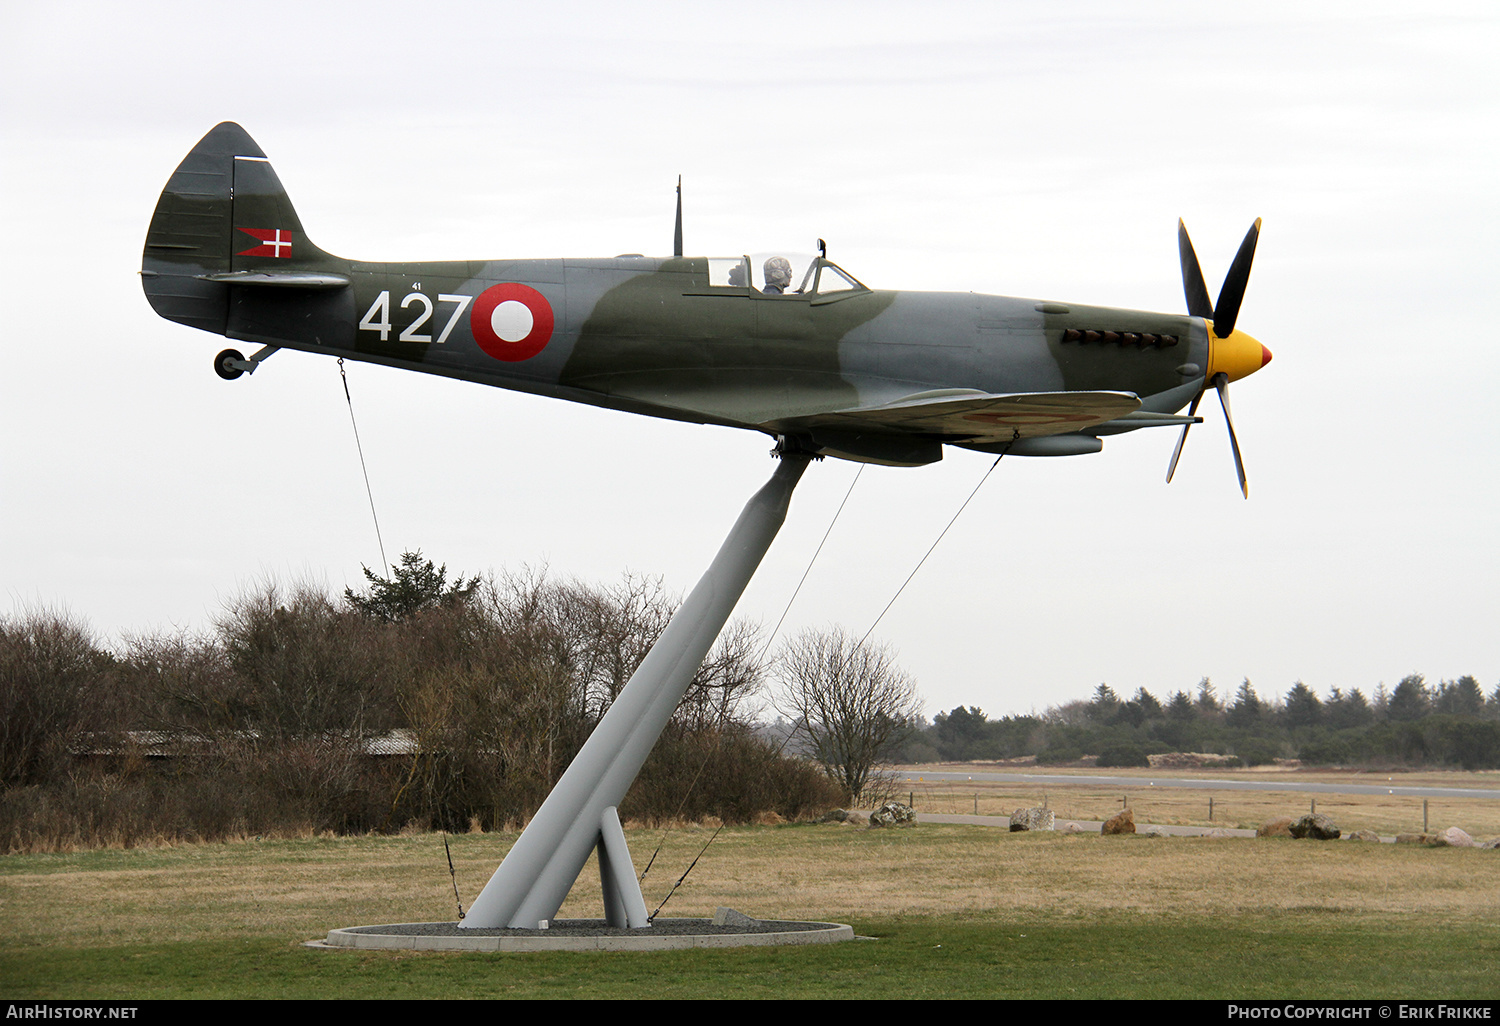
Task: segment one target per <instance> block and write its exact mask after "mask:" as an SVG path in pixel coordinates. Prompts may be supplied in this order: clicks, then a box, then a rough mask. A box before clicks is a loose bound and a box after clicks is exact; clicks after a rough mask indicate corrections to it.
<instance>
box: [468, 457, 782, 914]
mask: <svg viewBox="0 0 1500 1026" xmlns="http://www.w3.org/2000/svg"><path fill="white" fill-rule="evenodd" d="M807 464H808V457H807V456H804V455H800V454H793V453H783V454H782V455H781V461H780V463H779V464H778V465H777V467H776V472H775V473H774V474H772V475H771V479H770V480H769V481H767V482H766V483H765V484H764V485H763V486H761V489H760V491H758V492H756V493H755V495H753V496H752V497H751V499H750V501H749V502H748V503H746V504H745V509H744V511H743V512H741V513H740V517H739V519H738V520H737V521H735V524H734V528H733V529H732V530H731V531H730V532H729V536H728V537H727V538H725V539H724V544H723V545H722V546H720V548H719V552H718V555H716V556H715V557H714V560H713V562H712V563H711V564H709V567H708V570H707V571H706V572H705V573H704V574H703V577H702V578H701V579H700V580H699V581H698V584H697V586H696V587H694V588H693V591H692V593H691V594H690V595H688V597H687V600H686V601H685V602H683V604H682V606H681V608H679V609H678V610H677V613H676V615H675V616H673V617H672V620H671V622H670V623H668V624H667V629H666V630H665V631H663V632H662V635H661V637H660V638H658V639H657V642H656V644H655V645H653V646H652V647H651V651H650V652H648V653H647V654H646V658H645V660H643V661H642V662H641V665H640V667H639V668H638V669H637V670H636V671H635V674H634V675H633V676H632V677H631V678H630V681H629V682H628V683H627V684H626V685H625V687H624V688H623V689H622V690H621V691H620V694H619V696H618V697H617V698H616V699H615V701H614V704H613V705H611V706H610V707H609V711H608V712H606V713H605V714H604V718H603V719H601V720H600V721H599V725H598V726H597V727H595V728H594V732H593V734H591V735H589V739H588V741H586V742H584V745H583V748H582V749H581V750H580V751H579V753H578V756H577V757H576V758H575V759H574V760H573V762H572V764H571V765H569V766H568V769H567V771H566V772H565V773H563V775H562V779H560V780H559V781H558V782H557V785H556V786H555V787H553V789H552V793H551V794H549V795H548V796H547V800H546V801H544V802H543V803H542V807H541V808H540V809H538V810H537V814H536V816H535V817H534V818H533V819H532V820H531V823H530V824H529V825H528V826H527V827H526V829H525V830H524V831H523V832H522V834H521V836H520V838H519V839H518V840H517V841H516V844H515V847H513V848H512V849H511V850H510V854H508V855H506V856H505V861H503V862H501V863H500V868H499V869H497V870H495V875H494V876H492V877H490V882H489V883H488V884H486V885H485V888H484V890H483V891H481V892H480V894H479V897H478V898H477V899H475V901H474V906H473V908H471V909H470V910H469V914H468V916H467V917H466V918H465V919H464V921H463V922H462V923H460V924H459V925H460V926H461V927H462V928H465V929H496V928H500V927H507V926H508V927H513V928H521V929H536V928H537V926H538V925H539V924H541V923H542V922H544V921H546V922H550V921H551V920H552V919H553V918H554V917H555V916H556V915H557V910H558V909H559V908H561V907H562V903H563V899H564V898H566V897H567V896H568V891H569V890H571V889H572V887H573V882H574V881H575V880H577V879H578V874H579V873H581V872H582V871H583V866H584V863H586V862H587V861H588V857H589V852H591V851H593V850H594V849H595V848H596V847H597V848H598V849H599V855H600V859H599V863H600V865H599V872H600V875H601V877H602V880H603V883H604V904H605V913H606V919H607V921H608V922H609V924H610V925H611V926H625V925H629V926H632V927H643V926H649V925H650V922H649V921H648V920H647V918H646V903H645V901H644V900H643V899H642V896H641V888H640V884H639V882H638V881H637V880H636V877H635V870H634V867H633V864H632V863H631V861H630V853H629V852H628V851H627V850H626V848H625V833H624V831H623V830H622V829H621V828H620V818H619V815H618V814H617V813H616V811H615V810H616V808H617V807H618V806H619V804H620V802H621V800H622V799H624V797H625V792H626V791H628V790H629V789H630V785H631V783H633V782H634V781H635V777H636V774H637V773H639V772H640V770H641V766H642V765H643V764H644V763H645V761H646V756H647V755H649V754H650V752H651V749H652V747H653V746H654V745H655V744H656V739H657V738H658V737H659V736H660V735H661V732H662V729H663V728H664V727H666V725H667V721H668V720H669V719H671V718H672V713H673V712H675V711H676V709H677V703H678V702H680V701H681V700H682V696H683V695H684V694H686V693H687V689H688V686H689V685H690V684H691V683H692V680H693V675H694V674H695V673H697V672H698V667H700V666H701V665H702V664H703V659H704V657H705V656H707V655H708V650H709V649H710V648H711V647H713V643H714V639H715V638H717V637H718V636H719V631H720V630H721V629H722V628H723V626H724V624H725V623H726V622H727V621H728V620H729V614H730V613H732V612H733V611H734V607H735V604H736V603H737V602H738V601H739V599H740V595H741V594H742V593H743V592H744V590H745V587H746V586H747V585H748V584H749V583H750V578H751V576H752V575H754V573H755V570H756V568H757V567H758V566H760V561H761V560H762V559H763V558H764V557H765V554H766V550H768V549H769V548H770V547H771V542H772V541H774V540H775V538H776V534H777V532H778V531H779V530H780V529H781V524H782V522H783V521H784V520H785V519H786V511H787V506H788V505H789V504H790V502H791V498H792V490H793V489H794V488H795V487H796V486H797V482H798V480H799V479H800V478H801V477H802V472H803V471H804V470H805V469H807Z"/></svg>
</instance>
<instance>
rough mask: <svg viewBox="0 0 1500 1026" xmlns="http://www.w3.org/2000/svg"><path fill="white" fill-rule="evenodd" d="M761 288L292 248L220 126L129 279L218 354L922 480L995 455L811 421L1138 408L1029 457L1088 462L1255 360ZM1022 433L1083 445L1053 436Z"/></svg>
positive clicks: (264, 182)
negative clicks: (1017, 405) (965, 459)
mask: <svg viewBox="0 0 1500 1026" xmlns="http://www.w3.org/2000/svg"><path fill="white" fill-rule="evenodd" d="M777 259H780V258H777ZM773 262H774V261H770V262H768V263H767V267H770V266H771V263H773ZM782 262H783V264H784V263H785V261H782ZM759 273H760V271H759V264H758V263H755V262H752V261H751V259H750V258H749V257H735V258H727V259H725V258H706V257H671V258H650V257H641V256H625V257H614V258H607V259H560V260H491V261H445V262H429V263H366V262H361V261H357V260H346V259H343V258H340V257H336V256H333V255H332V254H329V253H326V252H324V251H323V250H321V249H318V248H317V247H316V246H314V245H313V244H312V243H311V242H310V241H309V240H308V238H307V236H306V235H305V233H303V231H302V226H301V223H300V221H299V220H298V218H297V215H296V213H295V211H294V210H293V209H292V206H291V203H290V201H289V200H288V199H287V197H286V194H285V192H284V191H283V189H282V187H281V183H280V181H279V180H278V179H277V177H276V174H275V172H274V171H273V170H272V169H271V166H270V164H269V162H267V161H266V160H265V157H264V155H263V154H261V153H260V151H259V148H258V147H256V146H255V144H254V141H253V140H251V139H250V138H249V136H248V135H246V134H245V133H244V131H243V129H240V128H239V126H237V125H233V124H229V123H225V124H223V125H220V126H218V127H217V128H215V129H214V130H213V131H212V132H210V133H209V134H208V135H207V136H205V137H204V139H203V140H202V141H201V142H200V143H199V144H198V146H197V147H195V148H194V150H193V151H192V152H191V153H189V155H188V157H187V158H186V159H185V160H184V161H183V163H182V164H181V165H180V166H179V168H178V170H177V172H176V173H175V174H174V175H173V176H172V178H171V180H170V181H169V182H168V184H167V187H166V189H165V190H164V191H163V193H162V197H161V200H160V201H159V203H158V205H157V209H156V213H155V214H154V215H153V217H152V222H151V229H150V232H149V234H148V237H147V240H146V247H145V253H144V258H143V266H142V277H143V285H144V288H145V291H146V294H147V296H148V298H149V299H150V301H151V303H152V305H153V306H154V307H155V308H156V310H157V312H158V313H160V314H161V315H162V316H164V317H167V318H169V319H171V320H175V321H178V322H180V323H184V324H190V325H192V326H194V327H198V328H202V329H204V330H207V331H212V332H215V333H218V334H222V335H225V336H227V337H229V338H231V339H238V340H242V341H245V342H252V343H259V344H262V345H266V346H274V347H281V348H293V349H301V350H306V351H309V352H323V353H327V354H329V355H335V356H340V357H344V358H347V359H353V360H364V361H369V362H372V363H380V364H386V365H390V366H395V367H402V368H406V369H410V370H417V371H422V372H425V373H430V374H440V375H445V376H448V377H454V378H461V379H465V380H470V381H477V382H482V383H484V384H489V385H495V386H499V387H502V388H509V389H516V390H520V391H525V392H533V393H538V394H542V395H550V396H556V397H558V398H562V399H568V400H571V401H577V402H585V403H590V404H593V405H596V406H603V407H610V408H614V409H621V410H627V411H630V412H634V413H641V414H647V415H650V416H656V417H665V418H671V419H676V420H684V421H692V422H698V423H709V424H722V425H729V426H734V427H741V428H749V429H754V430H760V431H765V432H767V433H769V434H772V435H779V436H782V437H784V438H791V439H794V440H798V441H799V444H800V445H801V447H802V448H804V449H807V450H809V451H813V452H819V451H826V452H831V453H833V454H836V455H846V456H850V457H851V458H856V459H858V458H871V459H875V460H876V461H877V462H898V463H900V462H927V461H930V460H931V459H933V458H938V457H937V456H934V455H933V453H934V452H936V453H938V455H940V453H941V445H942V443H949V444H960V445H962V444H972V446H973V447H975V448H986V449H987V451H995V450H994V446H993V445H992V444H989V443H992V442H994V438H993V437H987V438H986V439H984V441H985V443H986V444H984V445H981V444H978V439H977V436H974V437H971V436H967V435H965V434H963V433H952V432H947V433H944V432H946V428H945V429H943V431H938V430H937V429H932V430H931V431H929V436H928V437H926V438H925V439H923V440H922V444H923V446H924V447H925V448H923V449H922V451H921V452H920V453H917V454H915V455H911V454H907V455H901V454H899V453H898V454H895V455H892V454H891V453H889V452H885V451H884V450H883V449H882V446H884V445H885V442H884V441H882V439H885V441H889V437H893V436H894V434H900V433H901V432H902V431H904V432H905V433H906V436H908V437H909V436H910V435H911V434H912V433H913V431H912V429H911V428H910V427H909V425H892V424H890V423H886V422H876V423H871V424H858V425H857V427H858V430H857V431H855V434H857V435H859V436H860V437H859V438H856V437H854V436H853V435H851V434H850V433H849V431H847V430H843V429H842V428H840V427H839V423H838V422H833V421H829V420H828V418H829V417H830V416H842V415H846V414H849V413H850V412H851V411H854V412H855V413H858V411H863V410H866V409H870V408H875V407H882V406H886V405H888V404H893V403H901V402H937V401H940V400H941V399H942V398H943V397H944V396H949V395H951V396H953V397H958V399H960V400H961V399H963V398H967V397H969V396H980V397H989V398H991V399H994V398H996V397H1004V396H1014V395H1024V394H1043V395H1057V394H1061V393H1098V394H1101V395H1105V394H1106V393H1108V394H1128V396H1131V397H1136V398H1138V399H1139V401H1140V402H1139V406H1140V411H1139V414H1136V415H1133V416H1134V417H1135V419H1134V420H1129V421H1126V420H1110V421H1108V422H1102V423H1101V422H1100V418H1099V417H1095V418H1093V420H1092V421H1091V422H1089V423H1088V427H1089V431H1088V432H1087V435H1086V436H1083V435H1080V436H1079V439H1078V442H1077V444H1073V443H1068V442H1063V443H1060V444H1054V445H1053V446H1052V447H1051V448H1047V447H1040V448H1038V447H1035V446H1034V447H1033V449H1032V450H1030V451H1032V452H1033V453H1034V454H1041V453H1043V452H1050V453H1066V452H1074V451H1077V452H1084V451H1094V450H1095V449H1097V446H1098V436H1099V435H1103V434H1111V433H1115V432H1118V431H1124V430H1133V429H1134V428H1136V427H1140V426H1149V425H1148V423H1147V421H1146V420H1143V419H1141V418H1142V417H1143V416H1146V415H1149V414H1156V415H1165V414H1170V413H1172V412H1173V411H1175V410H1178V409H1180V408H1181V407H1183V406H1184V405H1186V404H1187V403H1188V402H1189V401H1190V400H1191V399H1192V398H1193V397H1194V396H1195V395H1197V394H1198V393H1199V392H1200V391H1201V390H1202V389H1203V388H1204V387H1205V383H1206V382H1207V381H1208V380H1209V379H1210V378H1211V377H1212V376H1213V375H1214V374H1215V373H1216V371H1218V370H1223V371H1225V372H1226V373H1228V375H1229V377H1230V378H1231V380H1232V379H1233V378H1235V377H1240V376H1243V375H1244V374H1245V373H1250V372H1251V371H1253V370H1254V369H1256V368H1258V367H1259V366H1260V363H1261V362H1264V360H1265V359H1269V353H1267V352H1265V350H1264V347H1261V346H1260V345H1259V343H1257V342H1255V341H1254V340H1253V339H1250V338H1249V336H1246V335H1244V334H1243V333H1240V332H1233V333H1231V335H1230V337H1229V338H1228V339H1217V338H1215V337H1214V336H1213V332H1212V328H1211V326H1210V325H1209V324H1208V322H1207V321H1206V320H1205V319H1204V318H1203V317H1192V316H1187V315H1182V314H1159V313H1148V312H1143V311H1137V310H1124V309H1115V308H1108V307H1094V306H1083V305H1079V304H1074V303H1056V302H1045V301H1039V300H1033V299H1017V298H1009V297H1004V296H989V295H979V294H974V293H949V292H900V291H888V290H880V289H869V288H866V287H865V286H863V285H862V284H861V283H859V282H858V281H857V280H855V279H854V278H853V277H852V276H850V275H848V274H847V273H845V272H843V271H841V270H840V269H839V268H837V267H836V266H834V265H833V264H831V263H830V262H828V261H827V260H825V259H822V258H815V259H812V260H811V262H810V263H808V264H807V270H806V273H805V275H803V276H802V277H801V278H800V284H799V285H796V286H795V287H792V285H791V283H787V284H786V285H785V286H784V287H781V286H778V287H781V291H776V290H775V289H774V288H767V287H757V282H756V280H755V276H756V275H758V274H759ZM767 281H768V283H769V279H767ZM1261 354H1264V357H1263V358H1262V356H1261ZM1257 361H1259V362H1257ZM1252 365H1253V366H1252ZM1106 399H1107V396H1106ZM1110 401H1112V400H1110ZM1134 401H1135V399H1134V398H1132V399H1131V400H1130V402H1132V403H1134ZM1110 416H1113V414H1110ZM985 417H989V418H990V419H991V420H993V416H991V415H990V414H983V415H973V416H969V417H967V419H966V420H964V421H963V423H964V424H970V423H978V422H979V421H981V420H984V419H985ZM820 418H821V419H820ZM1033 419H1035V418H1033ZM1148 419H1149V418H1148ZM1011 420H1012V421H1015V422H1017V423H1019V420H1017V418H1016V417H1012V418H1011ZM1073 421H1079V417H1078V416H1074V417H1073ZM841 432H842V436H844V437H843V440H842V441H839V440H838V439H836V438H835V437H834V436H835V435H840V434H841ZM1025 433H1026V434H1027V435H1029V436H1040V435H1046V434H1058V435H1064V434H1078V427H1077V423H1070V421H1069V418H1068V417H1062V416H1060V417H1059V419H1058V421H1057V423H1056V425H1055V427H1053V426H1047V425H1043V424H1028V425H1027V427H1026V431H1025ZM993 434H994V433H993V432H991V435H993ZM1019 438H1020V433H1015V435H1014V437H1013V438H1009V439H1008V442H1010V443H1013V442H1015V441H1016V440H1018V439H1019ZM861 439H863V440H861ZM862 446H863V447H864V449H868V450H869V453H867V454H866V455H861V452H862V449H861V447H862ZM1090 446H1092V448H1090ZM886 448H889V447H888V446H886ZM1017 451H1023V452H1024V451H1027V450H1024V449H1018V450H1017Z"/></svg>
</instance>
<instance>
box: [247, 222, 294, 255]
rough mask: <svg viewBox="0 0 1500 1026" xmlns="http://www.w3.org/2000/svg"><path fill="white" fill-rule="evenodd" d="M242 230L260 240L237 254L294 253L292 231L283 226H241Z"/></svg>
mask: <svg viewBox="0 0 1500 1026" xmlns="http://www.w3.org/2000/svg"><path fill="white" fill-rule="evenodd" d="M240 231H242V232H244V233H245V234H246V235H248V236H250V237H251V238H253V239H257V240H259V242H260V245H259V246H251V247H250V248H249V249H242V250H240V251H239V252H238V253H236V254H235V256H268V257H289V256H291V255H292V233H291V232H289V231H285V230H283V229H281V228H241V229H240Z"/></svg>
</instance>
